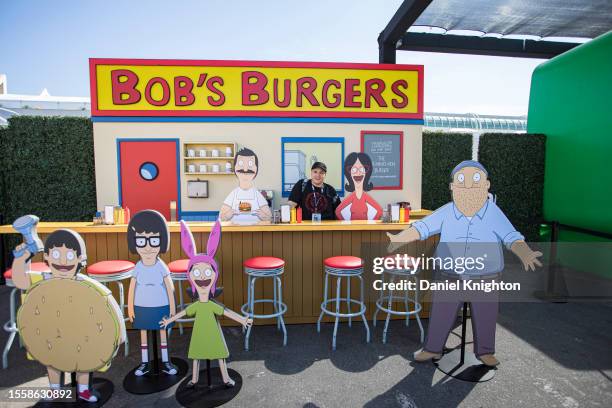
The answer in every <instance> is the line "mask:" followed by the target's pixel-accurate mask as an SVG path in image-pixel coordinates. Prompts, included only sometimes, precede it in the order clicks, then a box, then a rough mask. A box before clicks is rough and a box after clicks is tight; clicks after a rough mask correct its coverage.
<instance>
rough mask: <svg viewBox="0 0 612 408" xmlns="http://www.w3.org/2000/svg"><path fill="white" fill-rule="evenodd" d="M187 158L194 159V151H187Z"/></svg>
mask: <svg viewBox="0 0 612 408" xmlns="http://www.w3.org/2000/svg"><path fill="white" fill-rule="evenodd" d="M187 157H195V150H193V149H189V150H187Z"/></svg>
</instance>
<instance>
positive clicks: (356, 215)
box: [336, 152, 382, 220]
mask: <svg viewBox="0 0 612 408" xmlns="http://www.w3.org/2000/svg"><path fill="white" fill-rule="evenodd" d="M372 171H373V169H372V160H371V159H370V156H368V155H367V154H365V153H361V152H353V153H351V154H349V155H348V156H347V158H346V160H344V177H346V180H347V183H346V184H345V186H344V188H345V189H346V191H349V192H351V195H349V196H348V197H346V198H345V199H344V200H342V202H341V203H340V205H339V206H338V208H336V218H337V219H339V220H378V219H380V217H381V216H382V207H381V206H380V204H378V202H377V201H376V200H374V199H373V198H372V196H371V195H369V194H368V193H367V191H370V190H372V189H373V188H374V186H373V185H372V183H371V182H370V177H372Z"/></svg>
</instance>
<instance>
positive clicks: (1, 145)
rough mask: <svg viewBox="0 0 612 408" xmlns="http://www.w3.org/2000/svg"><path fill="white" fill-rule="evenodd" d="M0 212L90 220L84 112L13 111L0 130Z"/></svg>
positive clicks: (92, 204)
mask: <svg viewBox="0 0 612 408" xmlns="http://www.w3.org/2000/svg"><path fill="white" fill-rule="evenodd" d="M0 150H1V151H2V155H1V156H2V159H1V160H2V163H1V164H2V170H3V171H2V175H1V180H0V187H2V189H1V190H0V194H2V197H0V198H1V202H2V206H1V208H0V212H1V213H2V215H3V218H4V222H5V223H11V222H12V221H13V220H14V219H15V218H17V217H19V216H21V215H23V214H36V215H38V216H39V217H40V218H41V220H44V221H85V220H91V218H92V216H93V215H94V214H95V212H96V184H95V175H94V154H93V131H92V123H91V121H90V120H89V118H74V117H39V116H15V117H12V118H10V119H9V126H8V128H5V129H3V130H2V131H1V132H0Z"/></svg>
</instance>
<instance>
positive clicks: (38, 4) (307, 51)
mask: <svg viewBox="0 0 612 408" xmlns="http://www.w3.org/2000/svg"><path fill="white" fill-rule="evenodd" d="M400 4H401V0H379V1H376V0H370V1H364V0H353V1H348V0H326V1H319V0H314V1H313V0H311V1H307V2H305V1H294V0H286V1H281V0H275V1H271V0H260V1H231V0H226V1H207V0H200V1H197V0H190V1H181V0H173V1H170V0H167V1H158V0H148V1H146V2H145V1H126V0H123V1H115V0H103V1H102V0H101V1H83V0H81V1H74V0H55V1H42V0H32V1H28V0H24V1H16V0H12V1H8V2H4V3H3V4H2V5H0V38H1V39H2V40H1V43H0V44H1V46H0V73H4V74H7V76H8V88H9V92H10V93H14V94H37V93H40V91H41V90H42V89H43V88H47V89H48V91H49V93H50V94H51V95H57V96H89V73H88V68H87V67H88V66H87V59H88V58H89V57H117V58H188V59H239V60H281V61H337V62H378V44H377V42H376V39H377V37H378V34H379V33H380V31H382V29H383V28H384V27H385V25H386V24H387V22H388V21H389V19H390V18H391V16H393V13H394V12H395V10H396V9H397V8H398V6H399V5H400ZM397 62H398V63H406V64H423V65H424V66H425V110H426V111H427V112H441V111H442V112H458V113H460V112H475V113H480V114H510V115H520V114H526V113H527V106H528V100H529V84H530V79H531V73H532V72H533V69H534V68H535V67H536V66H537V65H538V64H540V63H541V62H542V60H534V59H520V58H501V57H481V56H467V55H447V54H433V53H417V52H398V61H397Z"/></svg>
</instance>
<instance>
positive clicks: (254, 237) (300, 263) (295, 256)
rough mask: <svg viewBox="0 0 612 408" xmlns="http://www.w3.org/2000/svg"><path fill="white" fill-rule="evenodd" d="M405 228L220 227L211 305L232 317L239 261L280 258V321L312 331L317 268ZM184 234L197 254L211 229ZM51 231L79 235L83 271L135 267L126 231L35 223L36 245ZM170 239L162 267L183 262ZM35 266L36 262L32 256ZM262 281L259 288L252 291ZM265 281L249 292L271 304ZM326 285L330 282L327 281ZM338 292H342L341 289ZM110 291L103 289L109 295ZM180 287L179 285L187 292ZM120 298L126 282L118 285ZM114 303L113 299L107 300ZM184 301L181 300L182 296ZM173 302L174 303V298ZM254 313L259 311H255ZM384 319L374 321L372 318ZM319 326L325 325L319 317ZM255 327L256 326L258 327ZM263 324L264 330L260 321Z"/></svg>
mask: <svg viewBox="0 0 612 408" xmlns="http://www.w3.org/2000/svg"><path fill="white" fill-rule="evenodd" d="M428 213H429V211H414V212H411V214H410V215H411V221H412V220H415V219H418V218H422V217H423V216H425V215H426V214H428ZM408 224H409V223H404V224H398V223H391V224H387V223H381V222H375V221H369V222H368V221H353V222H345V221H323V222H322V223H320V224H319V223H314V224H313V223H312V222H303V223H301V224H258V225H251V226H237V225H231V224H228V223H223V227H222V238H221V245H220V248H219V251H218V252H217V257H216V258H217V262H218V264H219V267H220V269H221V275H220V279H219V283H218V286H223V287H224V292H223V294H222V295H221V297H220V298H219V301H220V302H222V303H224V304H225V305H226V306H227V307H229V308H231V309H232V310H235V311H238V312H239V310H240V307H241V306H242V304H243V303H245V302H246V294H247V292H246V283H247V278H246V276H245V274H244V270H243V266H242V262H243V260H245V259H247V258H250V257H253V256H260V255H270V256H275V257H278V258H282V259H284V260H285V261H286V265H285V273H284V275H283V277H282V281H283V301H284V302H285V303H286V304H287V308H288V311H287V313H286V314H285V322H286V323H288V324H292V323H314V322H316V321H317V318H318V316H319V313H320V304H321V301H322V299H323V284H324V271H323V260H324V259H325V258H327V257H330V256H335V255H354V256H362V250H363V248H364V247H365V248H367V246H368V245H377V244H378V245H383V244H384V245H386V243H387V242H388V239H387V237H386V234H385V233H386V232H390V231H394V232H397V231H399V230H402V229H405V228H406V227H407V226H408ZM189 226H190V228H191V230H192V232H193V236H194V239H195V241H196V246H197V249H198V251H202V252H203V251H204V250H205V248H206V241H207V239H208V233H209V232H210V229H211V226H212V223H210V222H206V223H204V222H190V223H189ZM58 228H70V229H72V230H74V231H77V232H79V233H80V234H81V235H82V236H83V239H84V240H85V244H86V246H87V257H88V264H90V265H91V264H93V263H94V262H98V261H102V260H110V259H127V260H131V261H133V262H137V261H138V256H137V255H135V254H130V253H129V251H128V248H127V244H126V230H127V226H126V225H99V226H98V225H92V224H91V223H86V222H81V223H74V222H48V223H45V222H41V223H39V225H38V233H39V235H40V237H41V239H43V241H44V239H45V238H46V236H47V235H48V234H49V233H51V232H53V231H55V230H56V229H58ZM169 228H170V232H171V234H170V235H171V238H170V250H169V251H168V253H166V254H163V255H162V259H163V260H164V261H165V262H167V263H168V262H170V261H173V260H176V259H181V258H185V254H184V253H183V252H182V250H181V243H180V233H179V224H178V223H176V222H171V223H169ZM0 233H3V234H6V233H15V231H14V230H13V229H12V227H11V226H10V225H4V226H1V227H0ZM436 243H437V237H434V238H430V239H428V240H427V241H422V242H416V243H413V244H410V245H408V246H406V247H405V250H404V251H402V253H404V252H405V253H408V254H410V255H414V256H420V255H421V254H424V255H425V256H428V255H431V254H432V253H433V249H434V247H435V244H436ZM35 260H40V255H38V256H37V257H36V258H35ZM365 274H369V280H368V279H365V281H366V295H367V296H366V297H367V302H368V305H367V307H368V312H367V318H368V319H369V320H370V319H371V317H372V312H373V311H374V308H375V304H374V301H375V299H376V296H377V293H375V292H374V291H372V290H368V288H367V283H368V282H371V280H372V272H370V271H369V270H368V265H366V268H365V272H364V275H365ZM261 281H264V282H263V284H262V285H259V283H260V282H261ZM353 281H354V282H353V284H354V285H353V286H351V293H352V294H353V295H357V294H358V293H359V287H358V285H357V281H356V280H353ZM271 283H272V282H271V280H269V279H260V280H259V281H258V286H257V288H256V297H257V298H262V296H266V297H269V298H271V297H272V290H273V288H272V285H271ZM330 283H331V281H330ZM343 285H345V284H343ZM115 286H116V285H112V284H111V285H110V288H111V289H112V290H113V292H115V291H116V288H115ZM187 286H189V285H188V284H185V285H184V289H187ZM330 286H331V287H330V293H331V291H332V290H333V291H334V292H333V293H335V285H330ZM126 294H127V282H126ZM115 295H116V293H115ZM184 295H185V299H189V296H188V295H187V293H186V292H185V293H184ZM177 302H178V296H177ZM424 303H425V304H424V311H423V313H422V314H421V316H422V317H427V316H428V311H429V307H428V302H424ZM258 307H262V308H264V311H265V312H266V313H269V312H270V310H271V305H260V306H258ZM258 310H259V309H258ZM384 316H385V315H383V314H382V313H379V318H384ZM324 320H325V321H331V319H330V318H329V317H327V316H326V317H325V319H324ZM258 323H261V322H258ZM264 323H272V321H265V322H264Z"/></svg>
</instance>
